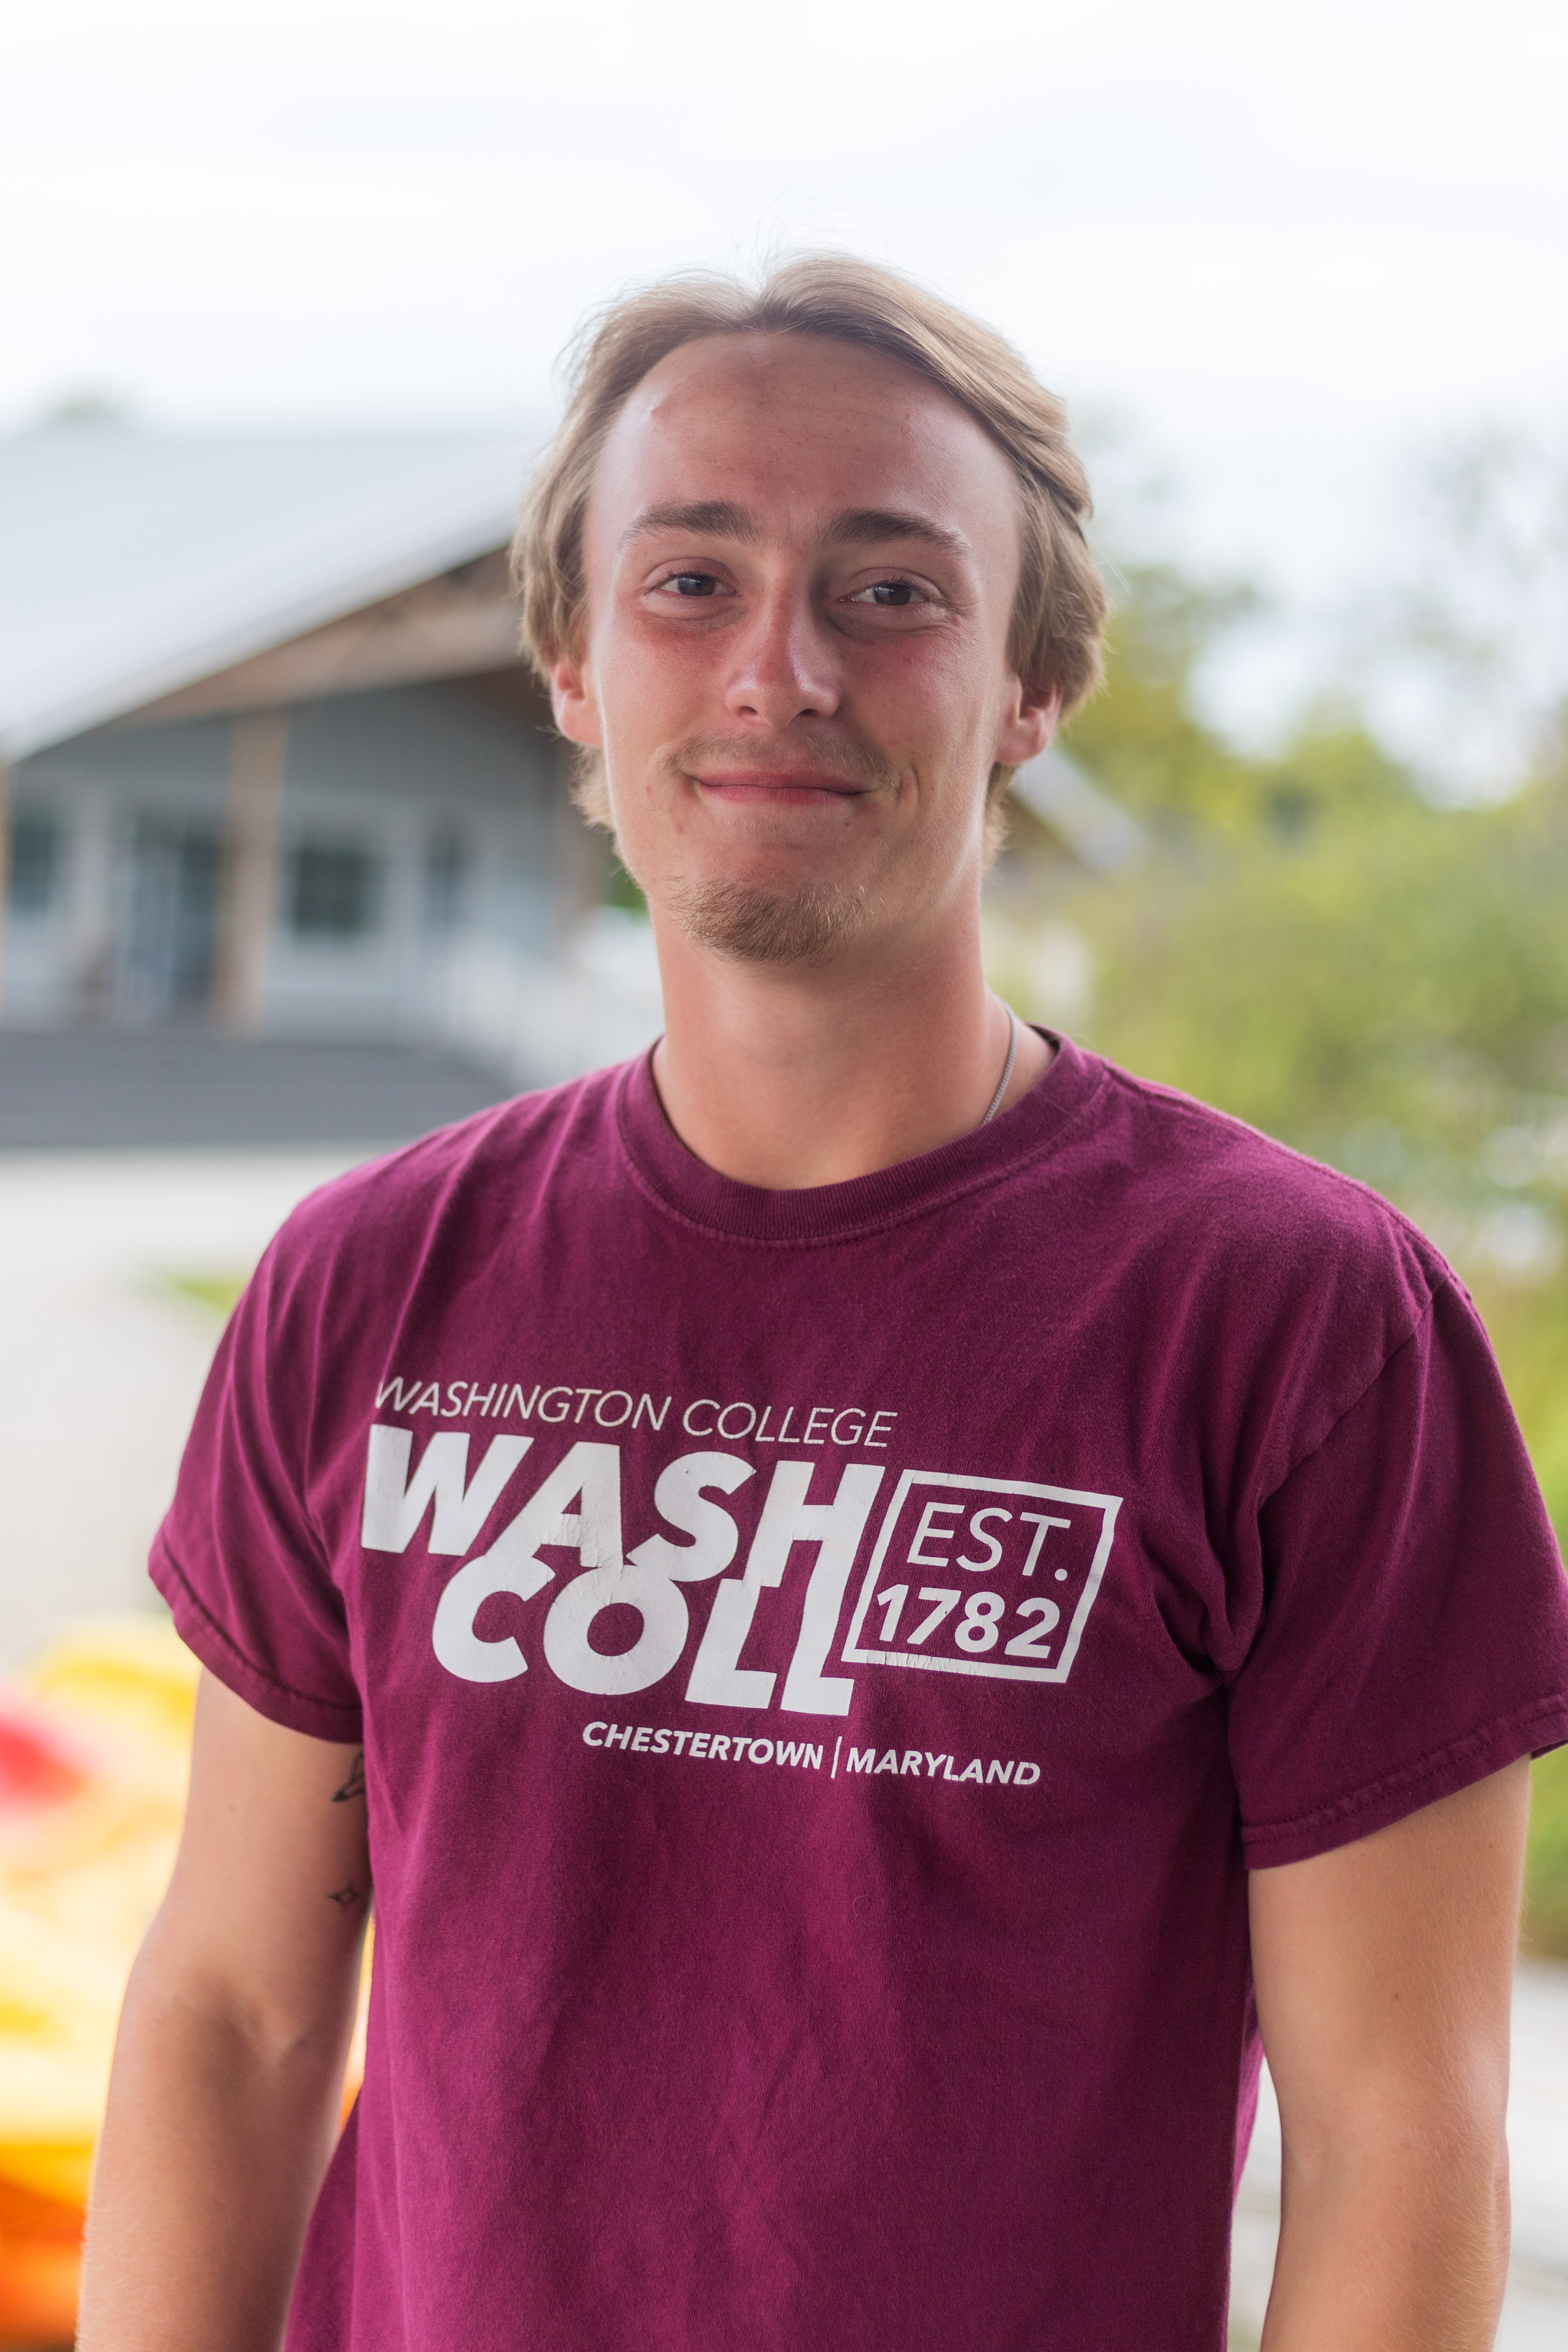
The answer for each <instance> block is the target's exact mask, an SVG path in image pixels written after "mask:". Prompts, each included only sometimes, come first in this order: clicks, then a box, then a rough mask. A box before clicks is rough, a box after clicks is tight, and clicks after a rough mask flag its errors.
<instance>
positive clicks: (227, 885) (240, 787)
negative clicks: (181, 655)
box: [212, 710, 288, 1031]
mask: <svg viewBox="0 0 1568 2352" xmlns="http://www.w3.org/2000/svg"><path fill="white" fill-rule="evenodd" d="M287 772H288V714H287V711H283V710H259V711H250V712H246V713H245V714H243V715H242V716H241V717H239V718H237V719H235V722H234V726H233V729H232V730H231V734H230V739H229V795H228V842H227V851H226V855H225V860H224V879H223V897H222V899H221V901H220V904H219V908H218V951H217V958H216V962H215V965H214V973H213V996H212V1003H213V1011H214V1013H216V1015H217V1017H218V1019H219V1020H220V1021H221V1022H223V1024H225V1027H227V1028H230V1029H237V1030H241V1031H254V1030H256V1029H259V1028H260V1026H261V1024H262V1019H263V1016H264V1015H265V1013H266V1011H267V961H268V957H269V954H270V951H271V946H272V926H273V919H274V916H275V913H276V910H277V865H278V857H277V843H278V829H279V826H280V824H281V821H282V816H283V790H284V785H285V782H286V781H287Z"/></svg>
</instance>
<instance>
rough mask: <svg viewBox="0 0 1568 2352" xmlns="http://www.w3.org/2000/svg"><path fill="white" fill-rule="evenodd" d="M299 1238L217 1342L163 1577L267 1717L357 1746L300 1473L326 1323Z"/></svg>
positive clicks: (169, 1528) (194, 1632)
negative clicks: (291, 1260)
mask: <svg viewBox="0 0 1568 2352" xmlns="http://www.w3.org/2000/svg"><path fill="white" fill-rule="evenodd" d="M287 1231H288V1229H287V1227H286V1228H285V1231H284V1236H283V1237H281V1238H280V1242H275V1243H274V1244H273V1246H272V1249H271V1250H270V1251H269V1252H268V1254H267V1256H266V1257H265V1258H264V1259H263V1261H262V1263H261V1265H260V1266H259V1267H258V1269H257V1271H256V1276H255V1278H254V1279H253V1281H252V1282H251V1284H250V1286H249V1288H248V1289H247V1290H246V1294H245V1297H243V1298H242V1299H241V1301H240V1303H239V1306H238V1307H236V1309H235V1314H234V1317H233V1319H232V1320H231V1322H230V1324H229V1327H228V1329H227V1330H226V1331H225V1334H224V1337H223V1339H222V1340H221V1341H220V1343H219V1346H218V1350H217V1354H216V1356H215V1357H214V1360H213V1367H212V1370H211V1371H210V1373H209V1374H208V1376H207V1383H206V1387H205V1389H204V1391H203V1394H202V1401H201V1403H200V1404H199V1406H198V1407H197V1410H196V1417H195V1421H194V1423H193V1427H192V1431H191V1435H190V1439H189V1442H188V1443H187V1444H186V1447H185V1454H184V1458H183V1462H182V1464H181V1466H180V1476H179V1481H178V1485H177V1486H176V1488H175V1494H174V1501H173V1504H172V1507H171V1509H170V1511H169V1514H168V1517H166V1518H165V1520H164V1522H163V1524H162V1528H160V1529H159V1532H158V1535H157V1538H156V1539H155V1541H154V1544H153V1548H152V1562H151V1573H152V1581H153V1583H154V1584H155V1585H156V1586H157V1588H158V1590H159V1591H160V1592H161V1593H162V1596H163V1598H164V1600H165V1601H167V1602H168V1604H169V1607H170V1609H171V1611H172V1613H173V1618H174V1622H175V1625H176V1627H177V1628H178V1630H179V1633H180V1635H181V1638H182V1639H183V1641H184V1642H185V1643H186V1644H187V1646H188V1647H189V1648H190V1649H192V1650H193V1651H194V1653H195V1654H196V1656H197V1657H198V1658H200V1659H201V1661H202V1664H204V1666H206V1667H207V1668H209V1670H210V1671H211V1672H212V1673H213V1674H214V1675H216V1676H217V1677H218V1680H219V1681H220V1682H222V1683H225V1684H226V1685H228V1687H229V1689H230V1690H232V1691H234V1692H235V1693H236V1694H237V1696H239V1697H241V1698H243V1699H244V1700H246V1703H247V1704H248V1705H249V1706H253V1707H255V1708H256V1712H257V1713H258V1714H260V1715H265V1716H267V1717H270V1719H271V1720H272V1721H273V1722H275V1723H281V1724H283V1725H285V1726H287V1728H288V1729H290V1730H292V1731H303V1732H308V1733H309V1734H310V1735H311V1736H312V1737H313V1738H318V1739H334V1740H351V1739H358V1738H360V1736H361V1706H360V1694H359V1691H358V1689H357V1687H356V1685H355V1682H354V1676H353V1673H352V1670H351V1665H350V1647H349V1633H348V1625H347V1622H346V1617H345V1612H344V1609H343V1604H342V1598H341V1595H340V1592H339V1591H338V1589H337V1587H336V1585H335V1584H334V1582H333V1580H332V1577H331V1573H330V1567H329V1559H328V1557H327V1554H326V1549H325V1547H324V1545H323V1543H322V1541H321V1538H320V1536H319V1532H318V1530H317V1528H316V1527H315V1526H314V1524H313V1523H312V1520H311V1517H310V1514H309V1511H308V1507H307V1503H306V1499H305V1491H304V1489H305V1480H304V1476H303V1471H302V1464H303V1459H304V1454H305V1435H306V1429H307V1425H308V1408H309V1399H310V1396H311V1394H312V1392H313V1390H314V1386H315V1353H316V1340H315V1329H316V1318H315V1316H314V1315H313V1313H312V1311H311V1307H310V1301H309V1297H308V1288H309V1286H308V1279H307V1278H306V1277H305V1276H304V1274H303V1273H302V1272H298V1271H297V1272H295V1273H294V1274H292V1275H291V1274H290V1271H289V1266H288V1259H287V1255H286V1244H287Z"/></svg>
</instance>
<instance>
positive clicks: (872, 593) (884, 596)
mask: <svg viewBox="0 0 1568 2352" xmlns="http://www.w3.org/2000/svg"><path fill="white" fill-rule="evenodd" d="M919 594H920V591H919V590H918V589H917V588H916V587H915V583H914V582H913V581H910V580H873V583H872V584H871V586H870V587H869V588H857V589H856V590H855V592H854V594H853V595H852V596H851V597H850V598H849V600H848V601H849V603H850V604H881V605H883V606H889V605H900V604H915V603H916V602H917V601H918V598H919Z"/></svg>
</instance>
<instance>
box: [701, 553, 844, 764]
mask: <svg viewBox="0 0 1568 2352" xmlns="http://www.w3.org/2000/svg"><path fill="white" fill-rule="evenodd" d="M731 642H732V644H733V645H734V648H735V655H736V659H735V664H734V667H733V668H732V669H731V672H730V675H729V678H728V681H727V686H726V689H725V708H726V709H727V710H728V711H729V712H730V714H731V716H732V717H734V718H737V719H749V720H751V721H752V722H753V723H759V724H760V725H762V726H764V727H767V728H769V729H776V730H782V729H784V728H786V727H789V726H791V725H792V724H793V723H794V721H795V720H796V719H830V718H831V716H832V715H833V713H834V712H835V711H836V710H837V709H838V707H839V700H840V688H839V679H838V674H837V665H836V664H835V662H834V660H833V657H832V649H831V646H830V645H829V644H828V643H827V642H826V641H825V633H824V631H823V630H822V628H821V624H820V622H819V620H818V618H817V615H816V614H815V613H814V612H813V610H812V607H811V600H810V596H809V595H807V594H804V593H797V592H793V591H790V590H789V589H785V588H782V587H781V588H779V590H778V591H777V592H776V593H773V594H771V595H768V596H766V597H764V598H763V599H762V600H761V601H760V603H759V604H758V607H757V609H756V611H755V613H754V614H752V616H751V618H750V620H749V622H748V623H747V627H746V629H745V631H744V633H742V634H741V635H739V636H738V638H737V639H732V641H731Z"/></svg>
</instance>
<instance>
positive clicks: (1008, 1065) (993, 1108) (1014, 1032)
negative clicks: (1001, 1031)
mask: <svg viewBox="0 0 1568 2352" xmlns="http://www.w3.org/2000/svg"><path fill="white" fill-rule="evenodd" d="M1005 1009H1006V1012H1007V1016H1008V1058H1007V1060H1006V1061H1005V1062H1004V1063H1003V1064H1002V1075H1001V1077H1000V1079H999V1081H998V1086H997V1091H996V1093H995V1094H994V1095H993V1096H992V1097H991V1102H990V1108H989V1109H988V1111H987V1113H986V1116H985V1118H983V1119H982V1120H981V1121H980V1125H981V1126H982V1127H989V1125H990V1123H991V1121H992V1119H994V1118H995V1117H996V1115H997V1113H998V1111H999V1110H1000V1108H1001V1107H1002V1097H1003V1096H1004V1095H1005V1094H1006V1092H1007V1090H1008V1080H1009V1078H1010V1077H1011V1076H1012V1074H1013V1064H1014V1063H1015V1062H1016V1061H1017V1059H1018V1050H1019V1024H1018V1014H1017V1013H1015V1012H1014V1011H1013V1009H1012V1006H1011V1005H1010V1004H1009V1005H1008V1006H1007V1007H1006V1008H1005Z"/></svg>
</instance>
